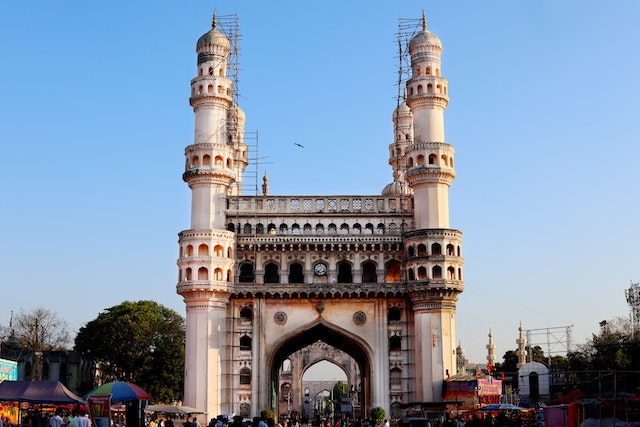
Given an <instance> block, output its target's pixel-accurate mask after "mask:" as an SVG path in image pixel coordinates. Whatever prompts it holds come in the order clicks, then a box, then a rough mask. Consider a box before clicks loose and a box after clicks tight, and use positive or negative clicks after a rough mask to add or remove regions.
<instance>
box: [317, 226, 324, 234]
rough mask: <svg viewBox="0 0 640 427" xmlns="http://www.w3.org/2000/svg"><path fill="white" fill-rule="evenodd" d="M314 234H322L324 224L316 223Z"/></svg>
mask: <svg viewBox="0 0 640 427" xmlns="http://www.w3.org/2000/svg"><path fill="white" fill-rule="evenodd" d="M316 234H317V235H319V236H321V235H323V234H324V225H322V224H317V225H316Z"/></svg>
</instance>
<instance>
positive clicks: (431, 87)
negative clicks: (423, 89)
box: [427, 83, 433, 93]
mask: <svg viewBox="0 0 640 427" xmlns="http://www.w3.org/2000/svg"><path fill="white" fill-rule="evenodd" d="M427 93H433V85H432V84H431V83H429V84H428V85H427Z"/></svg>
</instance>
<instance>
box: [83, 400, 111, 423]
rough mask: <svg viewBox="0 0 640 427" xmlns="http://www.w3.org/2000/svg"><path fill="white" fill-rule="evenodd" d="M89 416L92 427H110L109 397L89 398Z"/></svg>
mask: <svg viewBox="0 0 640 427" xmlns="http://www.w3.org/2000/svg"><path fill="white" fill-rule="evenodd" d="M87 403H88V404H89V416H90V417H91V425H92V426H94V427H109V426H110V425H111V395H110V394H107V395H97V396H89V398H88V399H87Z"/></svg>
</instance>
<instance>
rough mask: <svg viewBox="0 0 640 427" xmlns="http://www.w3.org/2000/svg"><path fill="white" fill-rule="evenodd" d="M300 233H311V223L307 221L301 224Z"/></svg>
mask: <svg viewBox="0 0 640 427" xmlns="http://www.w3.org/2000/svg"><path fill="white" fill-rule="evenodd" d="M302 234H304V235H305V236H308V235H310V234H313V230H311V224H309V223H307V224H305V225H304V226H303V228H302Z"/></svg>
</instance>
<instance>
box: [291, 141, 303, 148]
mask: <svg viewBox="0 0 640 427" xmlns="http://www.w3.org/2000/svg"><path fill="white" fill-rule="evenodd" d="M293 145H297V146H298V147H300V148H304V145H302V144H298V143H297V142H294V143H293Z"/></svg>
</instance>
